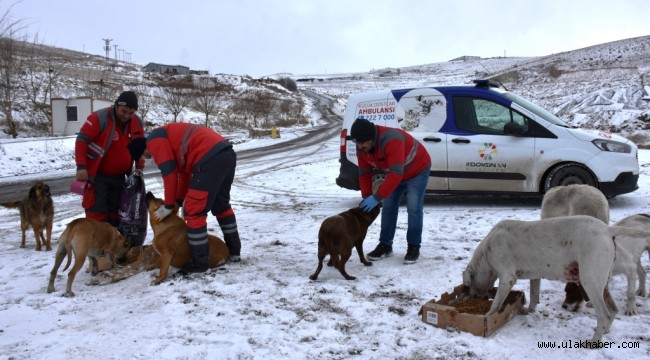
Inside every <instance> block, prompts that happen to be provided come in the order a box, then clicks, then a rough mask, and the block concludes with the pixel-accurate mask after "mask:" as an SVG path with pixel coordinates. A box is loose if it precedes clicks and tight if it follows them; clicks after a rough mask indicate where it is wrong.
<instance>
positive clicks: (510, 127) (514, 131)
mask: <svg viewBox="0 0 650 360" xmlns="http://www.w3.org/2000/svg"><path fill="white" fill-rule="evenodd" d="M503 132H504V133H505V134H507V135H521V134H523V133H524V127H523V126H521V125H519V124H517V123H516V122H512V121H511V122H509V123H507V124H505V125H504V126H503Z"/></svg>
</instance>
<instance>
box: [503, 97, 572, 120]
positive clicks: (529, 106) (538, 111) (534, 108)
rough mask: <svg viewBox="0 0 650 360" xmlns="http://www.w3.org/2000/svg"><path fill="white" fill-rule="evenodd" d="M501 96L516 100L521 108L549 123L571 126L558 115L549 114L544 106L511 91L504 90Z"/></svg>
mask: <svg viewBox="0 0 650 360" xmlns="http://www.w3.org/2000/svg"><path fill="white" fill-rule="evenodd" d="M503 96H505V97H506V98H507V99H508V100H510V101H512V102H516V103H517V104H519V105H521V106H522V107H523V108H525V109H526V110H528V111H530V112H532V113H533V114H535V115H537V116H539V117H541V118H542V119H544V120H546V121H548V122H550V123H551V124H555V125H558V126H563V127H571V126H569V125H568V124H567V123H565V122H564V121H563V120H562V119H560V118H559V117H557V116H555V115H553V114H551V113H550V112H548V111H547V110H545V109H544V108H542V107H540V106H538V105H535V104H534V103H532V102H530V101H528V100H526V99H524V98H522V97H521V96H518V95H515V94H513V93H511V92H506V93H503Z"/></svg>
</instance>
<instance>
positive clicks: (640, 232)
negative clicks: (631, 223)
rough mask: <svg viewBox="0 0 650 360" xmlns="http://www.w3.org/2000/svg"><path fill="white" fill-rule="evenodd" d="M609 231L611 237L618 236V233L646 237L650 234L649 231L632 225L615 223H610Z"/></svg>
mask: <svg viewBox="0 0 650 360" xmlns="http://www.w3.org/2000/svg"><path fill="white" fill-rule="evenodd" d="M609 233H610V234H611V235H612V236H613V237H616V236H620V235H627V236H646V237H647V236H650V231H648V230H644V229H639V228H634V227H627V226H617V225H610V226H609Z"/></svg>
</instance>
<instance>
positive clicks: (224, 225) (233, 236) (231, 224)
mask: <svg viewBox="0 0 650 360" xmlns="http://www.w3.org/2000/svg"><path fill="white" fill-rule="evenodd" d="M217 221H218V222H219V227H220V228H221V231H222V232H223V240H224V242H225V243H226V246H228V251H230V261H231V262H239V261H241V257H240V253H241V240H240V239H239V232H238V231H237V220H235V215H230V216H227V217H225V218H217Z"/></svg>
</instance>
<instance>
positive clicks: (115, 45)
mask: <svg viewBox="0 0 650 360" xmlns="http://www.w3.org/2000/svg"><path fill="white" fill-rule="evenodd" d="M113 46H114V47H115V60H117V44H114V45H113Z"/></svg>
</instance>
